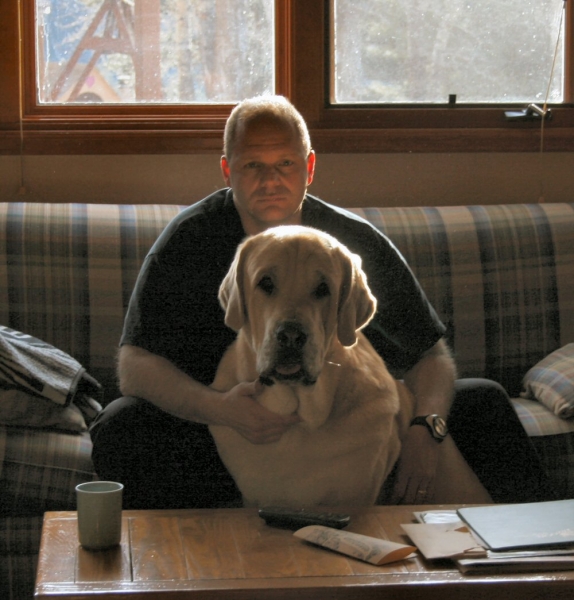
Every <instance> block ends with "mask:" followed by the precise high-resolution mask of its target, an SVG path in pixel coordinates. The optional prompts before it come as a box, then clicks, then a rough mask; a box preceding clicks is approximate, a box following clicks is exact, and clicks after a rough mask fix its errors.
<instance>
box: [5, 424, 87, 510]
mask: <svg viewBox="0 0 574 600" xmlns="http://www.w3.org/2000/svg"><path fill="white" fill-rule="evenodd" d="M91 453H92V442H91V440H90V436H89V434H88V433H83V434H64V433H61V432H55V431H47V430H42V429H27V428H20V427H5V426H3V427H0V459H2V460H1V461H0V469H1V472H0V481H1V482H2V485H1V488H0V516H12V517H15V516H24V515H41V514H42V513H43V512H44V511H47V510H75V508H76V498H75V487H76V485H77V484H78V483H82V482H84V481H91V480H93V479H94V478H95V474H94V471H93V466H92V459H91Z"/></svg>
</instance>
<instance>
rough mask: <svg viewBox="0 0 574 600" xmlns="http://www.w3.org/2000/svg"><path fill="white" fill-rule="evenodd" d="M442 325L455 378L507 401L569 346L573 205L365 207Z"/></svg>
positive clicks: (573, 315)
mask: <svg viewBox="0 0 574 600" xmlns="http://www.w3.org/2000/svg"><path fill="white" fill-rule="evenodd" d="M355 212H357V213H359V214H361V215H362V216H364V217H366V218H368V219H369V220H370V221H371V222H372V223H373V224H374V225H376V226H377V227H378V228H379V229H380V230H381V231H383V232H385V233H386V234H387V235H388V236H389V237H390V238H391V239H392V240H393V241H394V243H395V244H396V245H397V247H398V248H399V249H400V251H401V252H402V253H403V255H404V256H405V258H406V260H407V262H408V263H409V264H410V265H411V268H412V269H413V271H414V272H415V274H416V275H417V277H418V279H419V280H420V282H421V284H422V287H423V289H424V290H425V291H426V293H427V295H428V297H429V299H430V301H431V302H432V304H433V305H434V306H435V308H436V310H437V312H438V313H439V315H440V316H441V317H442V319H443V320H444V322H445V324H446V325H447V327H448V332H447V336H448V339H449V342H450V344H451V347H452V348H453V349H454V353H455V357H456V360H457V364H458V368H459V374H460V375H461V376H464V377H488V378H491V379H494V380H496V381H499V382H500V383H502V384H503V385H504V386H505V387H506V388H507V389H508V391H509V392H510V393H511V394H512V395H517V394H518V392H519V391H520V387H521V380H522V377H523V376H524V374H525V373H526V371H527V370H528V369H529V368H530V367H531V366H532V365H534V364H536V363H537V362H538V361H539V360H540V359H541V358H543V357H544V356H546V355H547V354H549V353H550V352H551V351H553V350H555V349H556V348H559V347H561V346H562V345H564V344H566V343H567V342H570V341H572V340H574V205H573V204H540V205H501V206H494V205H493V206H490V205H489V206H454V207H440V208H383V209H378V208H375V209H373V208H365V209H357V210H355Z"/></svg>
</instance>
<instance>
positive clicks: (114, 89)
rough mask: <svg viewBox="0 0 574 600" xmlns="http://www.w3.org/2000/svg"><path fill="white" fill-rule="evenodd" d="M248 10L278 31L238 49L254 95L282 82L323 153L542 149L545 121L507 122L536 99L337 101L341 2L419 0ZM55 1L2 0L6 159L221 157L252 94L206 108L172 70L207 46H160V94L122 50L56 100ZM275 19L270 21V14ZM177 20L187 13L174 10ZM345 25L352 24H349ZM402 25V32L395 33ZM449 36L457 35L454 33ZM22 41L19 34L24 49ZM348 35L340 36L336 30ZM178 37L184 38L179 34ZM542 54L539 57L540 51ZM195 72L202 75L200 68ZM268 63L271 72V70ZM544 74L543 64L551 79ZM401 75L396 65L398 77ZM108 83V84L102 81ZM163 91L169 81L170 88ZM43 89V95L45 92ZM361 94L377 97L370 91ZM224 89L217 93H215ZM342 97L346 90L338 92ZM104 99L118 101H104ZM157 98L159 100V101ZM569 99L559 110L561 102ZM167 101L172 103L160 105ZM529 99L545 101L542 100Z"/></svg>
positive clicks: (568, 51)
mask: <svg viewBox="0 0 574 600" xmlns="http://www.w3.org/2000/svg"><path fill="white" fill-rule="evenodd" d="M103 1H104V0H74V1H73V4H75V5H79V4H81V5H83V6H84V7H88V8H90V7H91V10H92V11H94V10H96V7H98V6H101V5H102V3H103ZM245 1H246V5H249V6H250V7H251V8H253V7H255V6H256V5H258V6H260V8H261V7H265V8H261V10H265V11H267V12H266V13H265V14H266V15H267V16H266V17H265V18H266V19H267V20H266V21H264V22H265V23H267V25H265V27H268V28H271V27H272V28H273V30H274V32H275V45H274V47H273V48H271V49H269V48H268V49H267V50H265V49H263V47H262V46H261V47H259V48H257V49H256V50H254V51H253V52H251V51H248V52H243V51H241V52H239V51H237V52H236V54H238V55H239V58H240V63H241V65H242V67H244V66H246V65H248V66H250V65H249V63H250V58H249V55H250V54H252V55H254V53H258V54H259V55H258V56H257V60H256V67H257V69H253V74H254V76H255V77H254V81H255V82H254V83H253V82H252V83H253V85H254V86H255V87H252V88H249V89H250V90H251V89H253V90H256V91H257V92H258V91H259V90H260V89H268V87H269V85H270V84H269V80H270V79H271V80H272V79H274V86H275V92H277V93H280V94H285V95H286V96H287V97H289V98H290V99H291V100H292V101H293V102H294V104H295V105H296V106H297V107H298V108H299V110H301V112H302V113H303V115H304V116H305V118H306V119H307V122H308V124H309V127H310V129H311V135H312V140H313V145H314V147H315V149H316V150H317V151H319V152H466V151H475V152H476V151H537V150H538V149H539V147H540V136H541V120H540V119H538V120H536V118H534V119H533V120H532V121H519V122H516V121H508V120H507V119H506V118H505V110H507V109H509V108H514V109H522V108H524V107H525V104H526V102H525V103H522V97H523V96H524V97H526V96H527V95H529V94H530V92H528V94H525V95H524V94H523V95H522V96H516V97H515V96H512V97H509V98H508V99H503V101H502V102H501V103H500V104H496V105H484V104H481V105H479V104H477V103H476V102H477V100H478V98H470V96H469V97H468V98H465V94H466V91H463V88H462V86H460V85H459V84H456V86H455V87H453V86H454V84H453V83H452V82H450V81H448V82H447V83H445V84H444V86H443V87H442V88H441V90H440V92H438V93H437V95H436V97H435V98H434V99H433V98H430V99H429V97H428V95H426V92H425V94H423V96H419V97H418V98H415V101H414V103H413V98H412V97H409V96H408V95H406V96H402V97H399V96H397V97H396V99H391V100H389V99H388V97H387V98H385V97H384V95H383V96H381V99H382V100H383V101H384V102H383V103H382V104H375V103H373V102H372V100H371V99H370V98H364V97H362V98H356V97H347V98H345V97H344V94H343V97H342V98H338V97H337V96H336V95H335V96H333V94H332V88H333V86H332V85H331V83H332V81H333V78H332V77H331V75H330V71H329V68H330V66H332V64H333V58H335V55H334V54H333V53H332V48H333V40H335V41H336V40H337V37H336V36H334V37H333V36H332V35H331V34H330V25H331V23H333V18H334V15H335V14H336V10H337V9H338V7H344V5H347V6H348V7H355V6H359V5H360V6H361V7H363V6H371V7H372V6H375V5H379V6H380V4H381V3H382V4H384V5H385V6H387V5H388V6H390V5H395V6H399V7H406V6H407V5H408V4H412V2H414V0H410V3H409V2H406V1H405V2H399V1H398V0H396V2H395V1H393V0H385V2H382V0H362V1H361V2H355V1H353V2H350V1H349V0H346V1H344V0H337V2H335V0H330V1H329V0H324V1H323V0H309V1H307V2H303V1H298V0H273V1H272V0H269V1H268V2H266V0H261V2H259V0H257V1H255V0H253V1H252V2H248V1H247V0H245ZM47 2H48V0H18V1H14V2H4V3H2V8H1V9H0V10H1V12H2V14H1V15H0V132H1V135H0V152H2V153H18V152H19V151H20V148H21V147H22V148H23V151H24V152H25V153H29V154H67V153H85V154H90V153H92V154H98V153H101V154H110V153H126V154H128V153H150V154H155V153H193V152H200V153H209V152H214V153H219V152H220V151H221V137H222V131H223V126H224V123H225V120H226V118H227V116H228V114H229V111H230V110H231V106H232V104H233V102H235V100H236V96H237V94H242V93H243V92H241V91H239V92H237V91H232V93H230V94H229V95H228V96H226V95H225V94H228V93H229V91H230V89H231V88H232V86H231V85H230V84H229V83H228V81H230V80H229V79H226V80H225V82H226V83H225V85H219V84H218V85H219V89H220V91H221V90H223V95H219V96H218V95H217V94H216V96H215V97H214V98H212V100H214V101H213V102H211V103H209V104H204V103H203V98H204V96H203V95H204V94H205V98H207V95H206V92H205V90H206V89H207V87H208V86H207V83H206V82H205V80H204V81H203V83H199V84H198V83H197V82H198V81H200V78H199V79H198V78H197V77H196V74H195V73H193V72H189V71H188V73H187V75H182V73H181V72H179V71H178V69H177V68H175V67H174V65H176V66H178V65H180V64H183V63H182V62H181V60H180V57H179V56H177V52H179V51H181V52H199V51H200V50H201V49H200V48H199V47H198V48H196V47H189V46H186V47H184V48H181V47H180V48H179V49H178V46H177V44H176V43H175V42H174V43H172V44H168V45H167V46H165V48H164V49H161V48H160V54H167V55H168V56H165V57H163V56H161V57H160V71H159V73H160V74H159V75H158V74H157V73H158V72H157V69H156V70H155V71H154V69H150V68H148V69H147V70H146V69H144V72H146V73H147V76H148V83H149V81H151V84H150V86H151V87H150V88H149V89H148V90H147V91H145V90H144V91H143V92H141V91H140V92H138V91H137V90H136V87H137V85H138V82H137V79H138V78H137V76H136V75H135V73H136V71H137V69H138V68H139V67H137V66H135V65H132V63H133V58H132V57H131V56H130V54H129V53H123V56H120V55H121V54H122V53H117V54H118V56H115V57H114V56H112V55H110V56H106V57H104V58H102V62H101V63H98V62H96V63H95V65H94V68H95V69H96V71H95V72H94V74H93V79H90V80H89V82H88V83H90V84H92V89H85V88H80V89H78V90H75V91H74V90H73V89H71V88H70V84H69V83H66V82H64V84H63V85H62V87H61V90H59V91H58V93H56V94H55V96H54V95H53V90H54V86H55V85H56V80H57V76H55V75H54V74H53V72H51V70H53V68H54V65H53V64H51V63H54V62H58V60H60V58H59V57H58V54H57V53H55V54H54V53H53V52H52V49H50V48H49V46H47V45H46V44H47V40H46V39H45V38H44V37H43V36H45V35H49V32H48V33H46V31H45V29H46V28H47V26H48V25H47V23H46V22H45V21H44V20H43V19H44V16H42V15H43V13H42V12H41V11H42V10H45V9H46V6H47ZM61 3H64V4H65V3H72V0H58V2H57V3H54V4H61ZM242 3H243V1H239V0H237V2H234V1H232V0H212V1H211V2H207V1H205V2H202V1H200V0H195V1H194V2H191V0H119V4H121V5H126V6H129V7H132V8H133V9H134V10H139V8H141V7H142V6H143V5H152V4H155V5H157V6H160V7H161V9H162V10H163V9H164V8H165V7H169V6H171V7H175V8H177V7H178V6H183V5H188V6H189V5H190V4H193V5H194V6H198V7H200V8H201V7H204V8H205V7H207V6H208V5H215V6H219V7H220V8H221V7H222V6H223V7H225V6H226V8H224V9H221V10H227V11H231V10H232V8H233V7H236V6H238V5H240V4H242ZM529 3H530V0H524V1H522V2H517V3H516V4H517V5H519V6H525V5H529ZM35 4H36V5H37V6H38V7H40V14H39V17H38V20H36V11H35ZM417 4H418V5H420V6H423V7H426V8H425V10H427V9H428V6H429V3H428V2H422V0H418V1H417ZM433 4H434V3H433ZM436 4H437V5H440V6H442V5H443V4H444V6H449V7H453V6H455V7H464V6H467V5H473V6H474V5H476V4H477V3H468V2H466V3H464V2H462V1H458V0H453V1H451V2H449V3H447V2H446V1H445V2H442V0H441V1H440V2H439V0H437V2H436ZM495 4H496V3H495ZM498 4H500V3H498ZM502 4H514V3H510V2H508V3H502ZM536 4H537V5H538V4H544V5H546V4H552V5H553V6H555V5H556V4H559V5H562V0H552V2H551V0H541V2H539V3H536ZM138 7H139V8H138ZM230 7H231V8H230ZM271 10H272V11H273V16H272V18H270V17H269V12H270V11H271ZM370 10H371V13H370V14H377V15H378V13H373V12H372V11H373V10H374V9H370ZM92 14H94V13H92ZM156 14H157V11H156ZM175 14H178V13H177V11H176V13H175ZM202 15H203V13H198V15H197V17H196V16H193V17H190V18H189V21H188V22H187V24H186V26H187V27H189V28H191V30H193V27H195V25H194V22H193V19H195V18H198V19H199V17H201V16H202ZM220 15H221V13H220ZM222 18H223V17H222ZM237 18H238V17H237ZM366 18H367V17H360V15H359V17H358V18H357V22H358V24H359V28H360V27H364V26H365V24H364V19H366ZM483 18H484V17H483ZM343 19H345V20H346V21H348V22H349V23H351V22H352V19H351V17H349V16H347V17H343ZM377 19H379V17H378V16H377ZM377 19H373V18H370V19H369V25H372V23H376V22H377ZM516 20H517V21H519V22H521V21H530V20H531V19H530V18H529V17H528V15H526V16H525V17H521V18H518V17H516ZM248 21H249V22H250V23H252V22H254V18H253V17H250V18H249V19H248ZM573 21H574V11H573V10H572V7H571V2H568V3H567V4H566V16H565V20H564V24H565V25H564V36H563V41H564V50H563V55H564V61H560V65H559V69H558V70H557V71H556V73H557V75H556V77H557V78H558V79H556V81H558V84H557V85H556V86H555V87H554V88H553V90H554V91H553V92H552V94H553V95H552V96H551V98H550V99H551V101H552V102H553V103H554V104H553V105H552V119H551V120H550V121H545V122H544V134H543V135H544V148H545V150H547V151H572V150H573V148H574V108H573V107H572V105H571V104H570V103H571V102H572V100H573V93H572V87H573V85H574V84H573V79H574V78H573V77H572V71H573V68H574V59H573V58H572V54H573V52H572V37H573V30H574V27H573ZM257 22H258V23H260V21H257ZM271 22H272V24H271ZM335 22H336V21H335ZM489 23H490V22H489ZM491 23H492V24H493V25H496V26H497V27H498V26H500V23H499V20H498V14H497V15H496V17H495V16H494V15H493V16H491ZM383 24H384V23H383ZM148 26H150V27H155V28H156V34H154V35H155V39H156V40H157V38H158V36H159V38H160V40H161V36H165V35H167V33H169V32H167V30H168V29H170V28H171V30H172V31H171V33H173V34H174V35H176V34H177V31H176V29H177V27H178V25H177V22H176V21H173V22H172V24H171V25H170V24H168V25H165V24H162V22H160V23H159V25H158V22H157V20H156V22H155V24H154V23H152V25H149V23H148ZM381 26H382V25H381ZM38 27H39V31H40V35H39V36H38V37H39V38H40V39H39V43H38V44H36V40H35V37H36V36H35V33H36V31H37V28H38ZM100 27H103V25H100ZM242 27H244V26H240V27H239V38H241V40H242V41H246V40H247V39H248V38H249V32H247V35H246V36H242V33H243V30H242ZM393 27H394V28H399V26H398V25H393ZM450 27H451V29H452V27H453V26H452V25H451V26H450ZM455 28H456V26H455ZM431 30H432V28H431ZM158 31H159V33H157V32H158ZM373 31H374V33H375V34H376V31H375V30H372V31H371V33H370V35H374V34H373ZM545 31H546V30H545ZM19 32H21V41H20V36H19ZM431 34H432V31H431ZM546 34H547V35H551V36H552V37H553V36H554V33H553V32H552V33H548V31H546ZM546 34H545V35H546ZM77 35H79V34H78V32H76V36H77ZM118 35H119V34H118ZM177 35H184V34H181V33H180V34H177ZM339 35H342V33H341V32H339ZM244 37H245V39H244ZM151 39H153V36H151ZM174 39H176V40H177V36H176V38H174ZM440 39H441V40H442V43H443V44H445V43H446V44H448V43H453V42H452V40H451V38H450V37H449V38H448V39H447V40H446V41H445V38H443V37H441V38H440ZM341 40H342V38H339V42H338V44H342V41H341ZM249 43H251V42H249ZM457 43H459V42H457ZM236 44H237V42H236V41H234V42H233V43H232V44H231V46H230V47H232V48H234V49H236ZM160 47H161V44H160ZM363 49H365V48H363ZM372 49H373V47H372V45H368V46H367V48H366V50H367V51H368V52H369V51H371V50H372ZM381 51H382V50H381V49H380V48H379V49H378V50H377V52H379V53H380V52H381ZM385 52H386V50H385ZM538 52H539V51H538V50H537V52H536V53H538ZM42 53H45V54H42ZM170 53H171V56H169V55H170ZM91 56H92V54H90V53H89V52H87V53H84V55H83V57H81V59H78V60H77V61H76V63H75V65H73V66H72V71H73V69H76V70H78V69H81V68H82V66H83V65H86V64H88V63H89V60H90V57H91ZM222 56H223V55H222ZM100 58H101V57H100ZM156 59H157V53H156ZM391 59H392V60H390V62H393V60H394V58H393V57H391ZM98 60H99V59H98ZM106 61H108V62H107V63H106ZM109 61H112V63H113V62H114V61H116V64H110V62H109ZM166 61H167V62H166ZM170 61H171V62H170ZM227 62H228V59H227V58H225V57H224V58H223V64H224V65H225V64H227ZM511 63H512V61H509V64H510V65H511V67H510V71H511V70H512V64H511ZM188 64H194V65H195V67H197V64H196V62H195V61H193V60H192V61H191V62H188ZM264 64H265V65H266V66H262V65H264ZM469 64H470V63H469ZM37 65H39V68H37ZM363 68H368V69H371V70H370V71H368V72H367V76H368V77H369V78H372V75H373V72H374V71H376V70H377V69H378V67H377V65H376V64H375V63H373V62H372V61H371V63H370V65H369V64H367V63H365V65H363ZM368 69H367V70H368ZM545 69H546V66H544V67H543V69H542V70H545ZM400 70H401V69H400V68H399V72H400ZM463 70H464V69H463ZM176 71H177V72H176ZM229 71H230V74H229V77H233V76H234V75H237V73H238V72H239V67H236V66H233V67H231V68H230V69H229ZM351 72H353V71H351ZM110 73H112V74H110ZM265 73H267V74H265ZM273 73H274V74H273ZM90 74H91V71H90ZM100 75H101V80H97V79H98V76H100ZM188 76H189V77H194V78H195V79H194V82H193V86H191V87H190V85H189V81H188V82H186V81H185V77H188ZM55 77H56V79H55ZM226 77H227V75H226ZM154 78H155V80H154ZM158 78H159V79H161V84H158V81H159V80H158ZM140 79H141V78H140ZM236 79H241V80H242V82H244V80H245V77H244V76H243V75H242V76H241V77H236ZM248 79H249V78H248ZM385 79H387V77H386V76H385ZM72 80H73V76H72V77H71V78H70V81H72ZM96 80H97V81H96ZM486 80H488V78H486ZM84 81H85V79H84ZM261 81H266V82H267V83H261ZM396 81H398V82H399V83H397V82H395V83H394V87H395V88H398V87H400V86H401V85H402V84H401V83H400V81H399V80H396ZM164 82H167V83H166V84H165V85H164ZM38 83H39V85H40V95H38ZM96 83H98V84H101V85H102V86H103V87H105V88H106V89H105V90H103V89H102V90H101V91H100V93H98V94H95V93H94V96H92V95H89V92H93V91H94V90H93V87H94V86H95V85H96ZM249 85H251V83H249ZM271 85H272V84H271ZM66 86H68V87H67V88H66ZM186 86H187V90H188V92H189V90H192V87H193V90H192V92H191V93H189V94H188V92H186V93H183V92H182V91H181V90H180V89H179V88H186ZM88 87H89V86H88ZM361 87H363V85H361ZM364 87H365V89H366V90H367V91H368V88H369V86H364ZM480 87H484V86H480ZM216 88H217V86H215V87H213V89H216ZM223 88H225V89H223ZM370 88H373V89H380V82H379V83H376V84H375V83H373V85H371V86H370ZM447 92H448V95H449V96H450V95H456V96H457V98H456V102H455V103H453V102H451V103H448V102H444V95H445V94H446V93H447ZM66 93H69V95H68V97H65V96H62V94H66ZM217 93H220V92H217ZM250 93H251V92H249V94H250ZM338 93H339V92H338V91H337V92H336V94H338ZM369 93H370V92H369ZM537 93H538V92H537ZM50 94H52V95H50ZM73 94H76V97H75V98H74V97H72V96H73ZM82 94H88V95H84V96H82V97H81V98H80V99H79V101H78V97H79V96H81V95H82ZM102 94H103V95H106V94H110V95H109V96H106V98H103V97H102ZM154 94H157V96H154ZM160 94H161V98H162V101H160V100H159V95H160ZM556 94H558V95H556ZM560 94H561V96H562V102H559V101H558V100H559V96H560ZM114 95H115V96H114ZM118 98H119V101H118ZM164 98H166V99H168V100H169V101H170V103H163V99H164ZM420 98H423V99H422V100H420ZM469 98H470V99H469ZM68 100H70V101H68ZM102 100H103V101H102ZM333 100H336V102H335V101H333ZM376 100H377V102H378V101H379V100H378V99H376ZM406 100H408V102H409V104H408V105H407V104H405V101H406ZM532 100H538V96H537V97H536V98H533V99H532ZM20 122H21V123H22V126H21V128H20Z"/></svg>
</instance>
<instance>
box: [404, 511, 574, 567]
mask: <svg viewBox="0 0 574 600" xmlns="http://www.w3.org/2000/svg"><path fill="white" fill-rule="evenodd" d="M415 516H416V517H417V519H418V521H420V522H419V523H416V524H410V525H403V529H404V530H405V531H406V533H407V534H408V535H409V537H410V538H411V540H412V541H413V543H414V544H415V545H416V546H417V547H418V549H419V550H420V552H421V553H422V554H423V556H425V558H428V559H438V558H451V559H452V560H454V561H455V562H456V564H457V566H458V567H459V569H460V570H461V571H462V572H463V573H476V574H479V573H512V572H514V573H516V572H534V571H556V570H560V571H564V570H572V569H574V500H559V501H554V502H533V503H526V504H506V505H500V504H499V505H491V506H480V507H469V508H461V509H459V510H458V511H427V512H420V513H415Z"/></svg>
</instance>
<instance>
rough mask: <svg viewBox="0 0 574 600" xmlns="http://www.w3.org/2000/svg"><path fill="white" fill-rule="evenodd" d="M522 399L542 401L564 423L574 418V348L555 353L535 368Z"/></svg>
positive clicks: (528, 374) (527, 379)
mask: <svg viewBox="0 0 574 600" xmlns="http://www.w3.org/2000/svg"><path fill="white" fill-rule="evenodd" d="M520 396H521V397H522V398H528V399H531V400H538V402H540V403H542V404H544V406H546V408H548V410H550V411H552V413H553V414H555V415H556V416H558V417H561V418H562V419H568V418H570V417H572V416H574V344H566V346H563V347H562V348H559V349H558V350H555V351H554V352H551V353H550V354H549V355H548V356H547V357H546V358H544V359H542V360H541V361H540V362H539V363H538V364H536V365H535V366H534V367H532V368H531V369H530V370H529V371H528V373H526V375H525V377H524V391H523V392H522V393H521V394H520Z"/></svg>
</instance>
